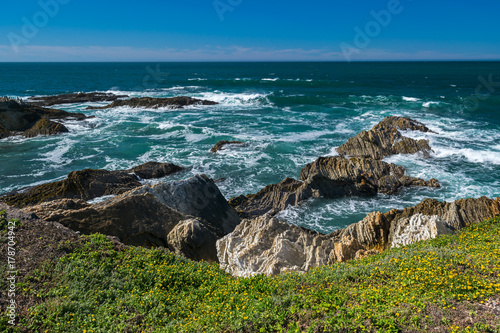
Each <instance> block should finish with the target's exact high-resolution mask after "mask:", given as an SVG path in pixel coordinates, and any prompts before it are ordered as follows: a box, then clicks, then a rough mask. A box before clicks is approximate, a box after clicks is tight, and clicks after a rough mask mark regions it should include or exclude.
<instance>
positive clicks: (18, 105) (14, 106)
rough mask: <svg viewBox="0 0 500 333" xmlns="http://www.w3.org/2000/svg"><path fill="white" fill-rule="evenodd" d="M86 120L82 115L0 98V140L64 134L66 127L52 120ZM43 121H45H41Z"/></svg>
mask: <svg viewBox="0 0 500 333" xmlns="http://www.w3.org/2000/svg"><path fill="white" fill-rule="evenodd" d="M85 118H86V116H85V115H84V114H82V113H70V112H66V111H63V110H56V109H47V108H42V107H39V106H35V105H32V104H29V103H25V102H23V101H21V100H14V99H10V98H0V138H4V137H7V136H12V135H20V134H21V135H22V134H23V133H24V135H25V136H27V137H32V136H35V135H37V134H38V133H39V134H44V135H51V134H57V133H62V132H66V131H67V129H66V127H64V126H63V125H61V124H57V123H55V122H53V121H50V120H62V119H76V120H83V119H85ZM42 119H44V121H41V120H42Z"/></svg>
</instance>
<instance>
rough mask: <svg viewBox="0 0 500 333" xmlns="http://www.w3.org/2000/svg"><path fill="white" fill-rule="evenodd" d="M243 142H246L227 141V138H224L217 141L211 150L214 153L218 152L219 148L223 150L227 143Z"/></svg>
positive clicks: (239, 143) (236, 143) (237, 143)
mask: <svg viewBox="0 0 500 333" xmlns="http://www.w3.org/2000/svg"><path fill="white" fill-rule="evenodd" d="M242 144H244V143H243V142H241V141H227V140H222V141H219V142H217V143H216V144H215V146H213V148H212V149H210V151H211V152H212V153H216V152H218V151H219V150H223V148H224V146H226V145H242Z"/></svg>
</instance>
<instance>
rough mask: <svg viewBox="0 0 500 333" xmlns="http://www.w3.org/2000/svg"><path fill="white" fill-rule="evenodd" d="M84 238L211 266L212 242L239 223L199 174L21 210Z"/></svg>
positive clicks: (221, 196) (215, 255)
mask: <svg viewBox="0 0 500 333" xmlns="http://www.w3.org/2000/svg"><path fill="white" fill-rule="evenodd" d="M25 210H26V211H29V212H32V213H36V214H37V215H38V216H40V217H42V218H44V219H46V220H47V221H55V222H59V223H61V224H63V225H65V226H67V227H69V228H71V229H73V230H77V231H80V232H82V233H85V234H90V233H95V232H99V233H103V234H106V235H111V236H116V237H119V238H120V240H121V241H122V242H123V243H125V244H128V245H138V246H146V247H152V246H163V247H168V248H169V249H170V250H172V251H174V252H175V253H177V254H180V255H184V256H185V257H187V258H190V259H194V260H201V259H204V260H206V261H217V251H216V247H215V243H216V241H217V239H219V238H220V237H223V236H224V235H227V234H228V233H230V232H232V231H233V230H234V228H235V227H236V225H237V224H238V223H239V218H238V215H237V214H236V212H235V211H234V209H233V208H232V207H230V206H229V205H228V203H227V201H226V200H225V199H224V196H223V195H222V194H221V193H220V191H219V189H218V188H217V186H216V185H215V184H214V183H213V181H212V180H211V179H209V178H207V177H206V176H204V175H199V176H195V177H192V178H190V179H187V180H183V181H171V182H167V183H160V184H156V185H153V186H150V185H144V186H141V187H139V188H136V189H133V190H130V191H127V192H125V193H122V194H120V195H118V196H115V197H113V198H111V199H109V200H107V201H104V202H100V203H96V204H92V205H91V204H88V203H87V202H85V201H83V200H80V199H61V200H54V201H51V202H46V203H41V204H39V205H36V206H32V207H29V208H26V209H25Z"/></svg>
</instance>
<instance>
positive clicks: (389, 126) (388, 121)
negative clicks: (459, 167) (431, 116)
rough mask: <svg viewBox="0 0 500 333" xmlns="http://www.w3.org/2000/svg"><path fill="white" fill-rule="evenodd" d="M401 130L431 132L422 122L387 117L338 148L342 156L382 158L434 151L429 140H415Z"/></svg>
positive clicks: (426, 153)
mask: <svg viewBox="0 0 500 333" xmlns="http://www.w3.org/2000/svg"><path fill="white" fill-rule="evenodd" d="M398 129H399V130H412V131H421V132H430V130H429V129H428V128H427V127H426V126H425V125H424V124H422V123H420V122H418V121H416V120H413V119H410V118H406V117H386V118H385V119H384V120H383V121H381V122H380V123H378V124H377V125H375V126H374V127H373V128H372V129H371V130H369V131H363V132H361V133H359V134H358V135H356V136H355V137H352V138H350V139H349V140H347V142H346V143H344V144H343V145H341V146H340V147H338V148H337V152H338V153H339V155H340V156H350V157H371V158H374V159H382V158H384V157H385V156H390V155H394V154H415V153H417V152H421V153H423V154H424V156H429V153H430V152H431V151H432V149H431V147H430V146H429V141H428V140H424V139H421V140H415V139H411V138H407V137H405V136H403V135H402V134H401V133H400V132H399V131H398Z"/></svg>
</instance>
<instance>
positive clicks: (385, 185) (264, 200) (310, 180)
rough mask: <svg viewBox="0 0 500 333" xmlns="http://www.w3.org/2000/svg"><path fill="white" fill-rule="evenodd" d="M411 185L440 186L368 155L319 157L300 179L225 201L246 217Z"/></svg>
mask: <svg viewBox="0 0 500 333" xmlns="http://www.w3.org/2000/svg"><path fill="white" fill-rule="evenodd" d="M411 186H426V187H439V186H440V185H439V182H438V181H437V180H436V179H431V180H429V181H425V180H423V179H420V178H414V177H408V176H406V175H405V169H404V168H403V167H402V166H398V165H395V164H392V163H386V162H383V161H379V160H373V159H369V158H350V159H346V158H342V157H339V156H335V157H320V158H318V159H317V160H316V161H314V162H313V163H309V164H308V165H306V166H305V167H304V168H303V169H302V171H301V172H300V181H298V180H295V179H292V178H287V179H285V180H283V181H282V182H280V183H278V184H273V185H268V186H266V187H265V188H263V189H262V190H261V191H259V192H258V193H256V194H250V195H247V196H246V197H245V196H239V197H236V198H232V199H231V200H230V201H229V203H230V204H231V205H232V206H233V207H235V209H236V210H237V211H238V212H240V216H242V217H249V216H255V215H262V214H264V213H267V212H268V211H270V210H271V209H276V210H283V209H285V208H286V207H287V206H288V205H292V206H296V205H298V204H299V203H300V202H301V201H304V200H307V199H309V198H318V197H327V198H336V197H343V196H353V195H358V196H374V195H376V194H377V193H384V194H394V193H397V192H398V191H399V190H400V189H401V188H402V187H411Z"/></svg>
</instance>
